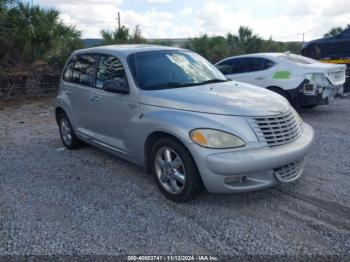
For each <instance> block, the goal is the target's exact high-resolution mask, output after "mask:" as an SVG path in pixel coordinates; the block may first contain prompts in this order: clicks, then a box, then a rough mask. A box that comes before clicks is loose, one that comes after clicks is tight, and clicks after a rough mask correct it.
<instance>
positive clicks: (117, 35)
mask: <svg viewBox="0 0 350 262" xmlns="http://www.w3.org/2000/svg"><path fill="white" fill-rule="evenodd" d="M101 35H102V45H113V44H125V43H128V42H129V39H130V32H129V28H127V27H126V26H124V25H123V26H121V27H120V28H117V29H116V30H115V31H112V32H110V31H106V30H102V31H101Z"/></svg>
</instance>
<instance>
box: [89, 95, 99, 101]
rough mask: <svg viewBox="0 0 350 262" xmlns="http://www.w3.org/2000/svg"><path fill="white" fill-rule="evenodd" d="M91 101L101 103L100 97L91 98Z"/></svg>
mask: <svg viewBox="0 0 350 262" xmlns="http://www.w3.org/2000/svg"><path fill="white" fill-rule="evenodd" d="M90 101H91V102H98V101H100V98H99V97H98V96H94V97H92V98H90Z"/></svg>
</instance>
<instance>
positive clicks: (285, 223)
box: [0, 99, 350, 255]
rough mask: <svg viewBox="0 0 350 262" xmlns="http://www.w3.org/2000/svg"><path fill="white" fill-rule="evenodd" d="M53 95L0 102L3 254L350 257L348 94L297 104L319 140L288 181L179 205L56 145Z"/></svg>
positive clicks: (130, 176)
mask: <svg viewBox="0 0 350 262" xmlns="http://www.w3.org/2000/svg"><path fill="white" fill-rule="evenodd" d="M51 103H52V101H51V100H50V101H46V102H45V101H42V100H41V101H40V100H39V101H33V102H30V103H26V104H21V105H11V106H6V107H3V108H0V255H50V254H85V255H86V254H97V255H101V254H103V255H119V254H150V255H154V254H175V255H179V254H218V255H237V254H239V255H245V254H252V255H257V254H259V255H274V254H284V255H301V254H305V255H307V254H314V255H315V254H319V255H334V254H338V255H339V254H347V255H350V156H349V154H350V99H338V100H336V101H335V104H333V105H330V106H320V107H317V108H315V109H312V110H308V111H302V112H301V114H302V116H303V118H304V119H305V121H307V122H308V123H310V124H311V125H312V126H313V127H314V128H315V132H316V143H315V146H314V147H313V149H312V152H311V154H310V155H309V156H308V158H307V161H306V169H305V172H304V175H303V176H302V178H301V179H300V180H299V181H297V182H296V183H294V184H288V185H280V186H277V187H275V188H272V189H268V190H264V191H260V192H253V193H245V194H237V195H233V194H229V195H214V194H209V193H206V192H204V193H203V194H202V195H200V197H198V198H196V199H195V200H193V201H191V202H189V203H186V204H176V203H173V202H171V201H168V200H166V199H165V198H164V197H163V196H162V195H161V194H160V193H159V191H158V189H157V188H156V186H155V184H154V183H153V181H152V178H151V177H150V176H149V175H148V174H146V173H145V172H144V170H143V169H141V168H139V167H137V166H135V165H133V164H130V163H128V162H126V161H124V160H121V159H118V158H116V157H114V156H112V155H110V154H108V153H104V152H102V151H100V150H98V149H96V148H93V147H90V146H85V147H83V148H81V149H79V150H76V151H68V150H64V149H63V148H62V144H61V141H60V139H59V135H58V130H57V126H56V123H55V121H54V117H53V114H52V111H53V108H52V105H51Z"/></svg>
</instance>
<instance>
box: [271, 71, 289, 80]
mask: <svg viewBox="0 0 350 262" xmlns="http://www.w3.org/2000/svg"><path fill="white" fill-rule="evenodd" d="M290 75H291V72H290V71H277V72H275V73H274V74H273V79H290Z"/></svg>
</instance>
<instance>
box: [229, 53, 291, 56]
mask: <svg viewBox="0 0 350 262" xmlns="http://www.w3.org/2000/svg"><path fill="white" fill-rule="evenodd" d="M284 55H286V53H254V54H246V55H239V56H234V57H250V56H253V57H256V56H259V57H279V56H284Z"/></svg>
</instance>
